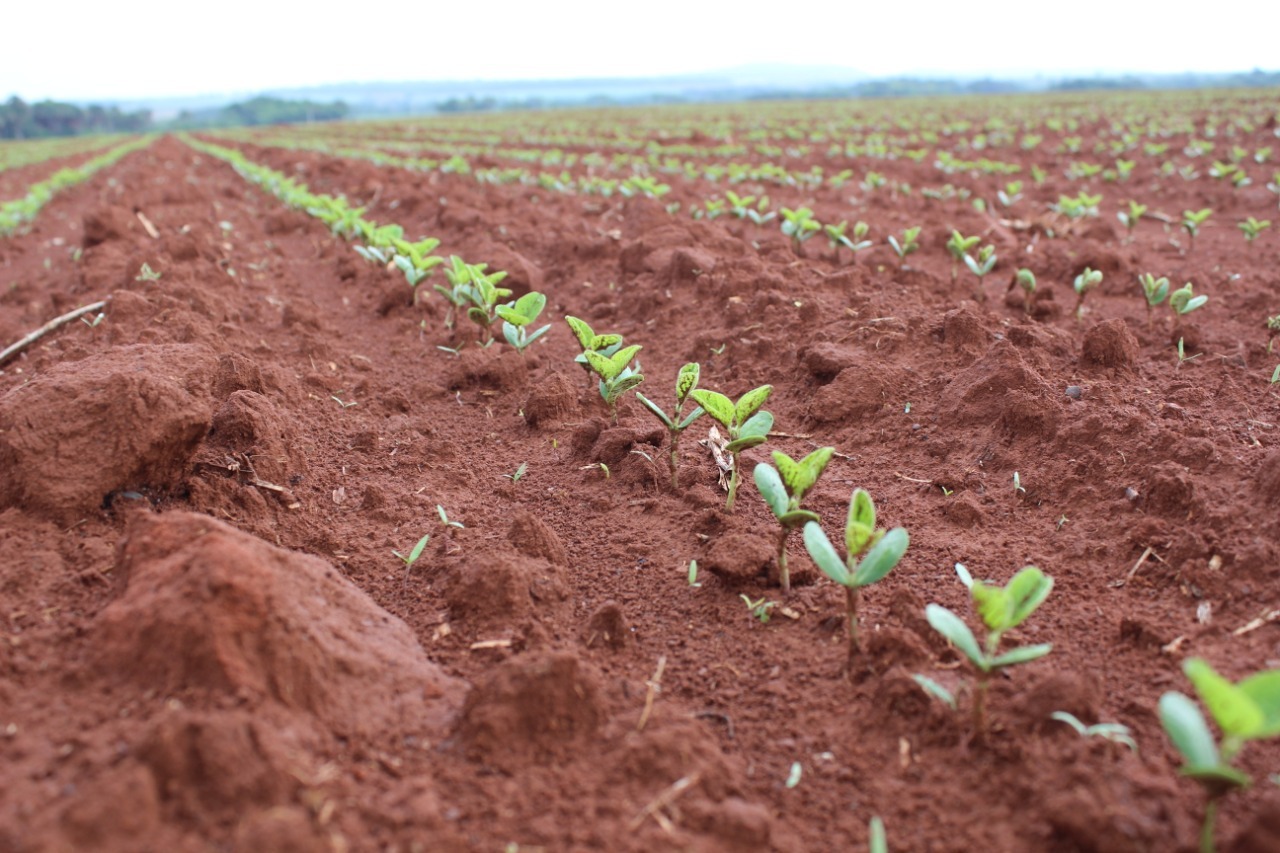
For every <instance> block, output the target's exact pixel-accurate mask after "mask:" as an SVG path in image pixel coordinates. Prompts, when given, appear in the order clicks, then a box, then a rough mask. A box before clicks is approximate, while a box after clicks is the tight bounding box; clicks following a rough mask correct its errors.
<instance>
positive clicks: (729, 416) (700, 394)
mask: <svg viewBox="0 0 1280 853" xmlns="http://www.w3.org/2000/svg"><path fill="white" fill-rule="evenodd" d="M690 395H691V396H692V397H693V399H694V402H696V403H697V404H698V405H699V406H701V407H702V408H703V409H704V410H705V411H706V413H707V414H708V415H710V416H711V417H713V418H715V419H716V420H717V421H719V422H720V423H721V424H722V425H723V426H724V428H725V429H732V428H733V401H732V400H730V399H729V398H728V397H726V396H725V395H723V394H721V393H719V392H716V391H708V390H706V389H705V388H695V389H694V390H693V391H691V392H690Z"/></svg>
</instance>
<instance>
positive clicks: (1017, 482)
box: [1013, 471, 1027, 497]
mask: <svg viewBox="0 0 1280 853" xmlns="http://www.w3.org/2000/svg"><path fill="white" fill-rule="evenodd" d="M1019 492H1021V493H1022V494H1024V495H1025V494H1026V493H1027V490H1026V489H1025V488H1023V485H1022V475H1021V474H1019V473H1018V472H1017V471H1014V472H1013V494H1014V497H1017V495H1018V493H1019Z"/></svg>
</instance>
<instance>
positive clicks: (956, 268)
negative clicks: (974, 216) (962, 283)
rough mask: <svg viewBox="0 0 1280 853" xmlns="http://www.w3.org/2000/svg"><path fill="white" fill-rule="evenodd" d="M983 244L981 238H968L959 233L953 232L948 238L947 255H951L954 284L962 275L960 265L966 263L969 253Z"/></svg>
mask: <svg viewBox="0 0 1280 853" xmlns="http://www.w3.org/2000/svg"><path fill="white" fill-rule="evenodd" d="M981 242H982V238H981V237H980V236H973V237H966V236H964V235H963V234H961V233H960V232H959V231H956V230H954V229H953V230H952V231H951V236H950V237H948V238H947V254H949V255H951V281H952V282H953V283H954V282H955V280H956V278H957V277H958V276H959V274H960V264H962V263H964V259H965V257H966V256H967V255H968V254H969V251H970V250H971V249H973V248H974V247H975V246H977V245H978V244H979V243H981Z"/></svg>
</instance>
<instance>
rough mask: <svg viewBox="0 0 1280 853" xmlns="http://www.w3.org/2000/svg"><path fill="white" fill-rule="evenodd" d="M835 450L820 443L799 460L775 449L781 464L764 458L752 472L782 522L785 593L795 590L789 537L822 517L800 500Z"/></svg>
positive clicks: (780, 552)
mask: <svg viewBox="0 0 1280 853" xmlns="http://www.w3.org/2000/svg"><path fill="white" fill-rule="evenodd" d="M835 452H836V449H835V448H834V447H820V448H818V449H817V450H815V451H813V452H812V453H810V454H809V455H808V456H806V457H805V458H803V459H801V460H800V461H798V462H797V461H796V460H794V459H792V458H791V457H790V456H788V455H787V454H785V453H783V452H782V451H779V450H775V451H773V461H774V464H776V465H777V466H778V467H777V468H774V467H773V466H772V465H770V464H768V463H767V462H761V463H760V464H759V465H757V466H756V467H755V471H753V472H752V477H753V478H754V479H755V482H756V488H757V489H759V490H760V496H761V497H762V498H764V502H765V504H766V505H767V506H768V507H769V510H770V511H771V512H772V513H773V516H774V518H776V519H778V524H780V525H781V526H782V532H781V534H780V535H779V536H778V578H779V580H780V582H781V584H782V592H783V594H784V595H787V594H790V592H791V572H790V571H789V570H788V568H787V538H788V537H789V536H790V535H791V531H792V530H795V529H796V528H797V527H800V526H801V525H803V524H805V523H806V522H810V521H817V520H818V514H817V513H816V512H811V511H809V510H807V509H801V508H800V502H801V501H803V500H804V496H805V494H806V493H807V492H808V491H809V490H810V489H812V488H813V487H814V485H815V484H816V483H817V482H818V478H819V477H821V476H822V472H823V471H825V470H826V469H827V463H828V462H830V461H831V456H832V455H833V454H834V453H835Z"/></svg>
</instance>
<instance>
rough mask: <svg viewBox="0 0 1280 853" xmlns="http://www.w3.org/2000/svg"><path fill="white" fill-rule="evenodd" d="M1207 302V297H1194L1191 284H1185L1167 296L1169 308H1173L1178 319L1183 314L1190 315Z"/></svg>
mask: <svg viewBox="0 0 1280 853" xmlns="http://www.w3.org/2000/svg"><path fill="white" fill-rule="evenodd" d="M1208 301H1209V297H1207V296H1203V295H1201V296H1196V295H1195V293H1194V292H1193V290H1192V288H1191V282H1187V283H1186V284H1184V285H1183V286H1182V287H1179V288H1178V289H1177V290H1175V291H1174V292H1173V293H1170V294H1169V307H1171V308H1173V311H1174V313H1175V314H1177V315H1178V316H1179V317H1181V316H1183V315H1184V314H1190V313H1191V312H1192V311H1194V310H1196V309H1197V308H1199V307H1200V306H1201V305H1204V304H1205V303H1206V302H1208Z"/></svg>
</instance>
